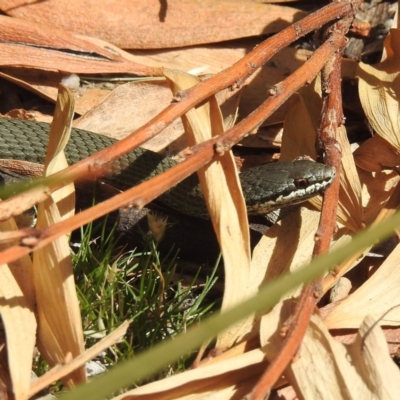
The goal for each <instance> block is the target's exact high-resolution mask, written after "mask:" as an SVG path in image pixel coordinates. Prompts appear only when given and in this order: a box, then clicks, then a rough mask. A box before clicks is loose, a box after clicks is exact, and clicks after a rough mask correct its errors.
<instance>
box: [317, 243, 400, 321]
mask: <svg viewBox="0 0 400 400" xmlns="http://www.w3.org/2000/svg"><path fill="white" fill-rule="evenodd" d="M399 264H400V246H399V245H397V247H396V248H395V249H394V250H393V251H392V252H391V253H390V255H389V257H388V258H387V259H386V260H385V261H384V262H383V264H382V265H381V266H380V267H379V268H378V270H377V271H376V272H375V273H374V274H373V275H372V276H371V277H370V278H369V279H368V280H367V281H366V282H365V283H364V284H363V285H362V286H361V287H360V288H359V289H357V290H356V291H355V292H354V293H352V294H351V295H350V296H349V297H347V298H346V299H345V300H343V301H342V302H341V303H340V304H338V306H337V307H335V308H334V309H333V311H332V312H331V313H330V314H328V316H327V317H326V318H325V319H324V322H325V324H326V325H327V327H328V328H329V329H340V328H357V327H358V326H360V323H361V321H362V320H363V319H364V318H365V317H366V316H367V315H370V316H372V317H373V318H374V319H376V320H377V319H378V318H381V317H383V318H382V319H381V320H380V321H379V324H380V325H386V326H399V325H400V306H399V307H395V308H393V310H392V311H390V312H389V313H388V314H385V313H386V312H387V311H388V310H389V309H390V308H391V307H393V306H396V305H399V304H400V296H399V286H400V268H398V265H399ZM384 314H385V315H384Z"/></svg>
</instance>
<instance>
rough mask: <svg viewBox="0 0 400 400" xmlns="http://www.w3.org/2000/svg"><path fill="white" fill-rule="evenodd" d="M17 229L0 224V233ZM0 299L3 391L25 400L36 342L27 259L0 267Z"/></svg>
mask: <svg viewBox="0 0 400 400" xmlns="http://www.w3.org/2000/svg"><path fill="white" fill-rule="evenodd" d="M17 229H18V228H17V226H16V224H15V222H14V220H13V219H10V220H8V221H6V222H0V231H4V232H8V231H15V230H17ZM0 298H1V302H0V315H1V319H2V323H3V324H4V331H5V334H6V345H7V348H6V351H7V360H8V366H6V365H2V370H3V373H8V374H9V375H10V380H11V384H12V387H9V388H7V389H8V392H10V393H11V392H12V393H13V394H14V396H15V399H16V400H23V399H26V398H28V393H29V386H30V379H31V369H32V355H33V350H34V346H35V342H36V318H35V314H34V312H35V293H34V287H33V282H32V261H31V259H30V257H29V256H25V257H23V258H21V259H19V260H17V261H15V262H13V263H11V264H10V265H1V266H0ZM6 371H7V372H6Z"/></svg>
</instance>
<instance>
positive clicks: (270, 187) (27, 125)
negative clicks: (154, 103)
mask: <svg viewBox="0 0 400 400" xmlns="http://www.w3.org/2000/svg"><path fill="white" fill-rule="evenodd" d="M49 130H50V124H47V123H44V122H34V121H27V120H18V119H8V118H0V159H13V160H20V161H29V162H32V163H38V164H43V163H44V160H45V155H46V145H47V143H48V140H49ZM115 142H116V139H113V138H110V137H108V136H104V135H100V134H96V133H93V132H89V131H86V130H83V129H75V128H73V129H72V130H71V136H70V139H69V141H68V143H67V145H66V148H65V150H64V151H65V155H66V158H67V161H68V163H69V164H73V163H76V162H78V161H80V160H82V159H84V158H86V157H88V156H90V155H92V154H94V153H96V152H98V151H100V150H102V149H104V148H105V147H108V146H111V145H112V144H113V143H115ZM175 165H177V161H176V160H174V159H172V158H171V157H165V156H163V155H161V154H159V153H156V152H153V151H150V150H145V149H143V148H141V147H139V148H136V149H135V150H133V151H130V152H129V153H127V154H126V155H124V156H122V157H121V158H119V159H118V160H116V161H113V162H112V163H111V167H110V171H109V173H108V174H107V176H105V177H103V179H104V180H105V181H106V182H107V183H109V184H111V185H113V186H115V187H116V188H118V189H120V190H126V189H128V188H130V187H132V186H135V185H137V184H139V183H141V182H144V181H146V180H148V179H151V178H152V177H154V176H156V175H157V174H159V173H162V172H164V171H166V170H168V169H169V168H172V167H174V166H175ZM239 178H240V182H241V186H242V190H243V194H244V198H245V201H246V207H247V212H248V214H249V215H265V214H268V213H269V212H271V211H274V210H277V209H280V208H282V207H286V206H290V205H294V204H298V203H301V202H303V201H305V200H308V199H309V198H311V197H314V196H316V195H317V194H320V193H322V192H323V191H324V190H325V189H326V188H327V187H328V186H329V185H330V184H331V183H332V181H333V180H334V178H335V169H334V168H332V167H330V166H327V165H324V164H321V163H318V162H314V161H310V160H306V159H303V160H296V161H292V162H274V163H267V164H264V165H261V166H258V167H254V168H249V169H247V170H245V171H243V172H241V173H240V174H239ZM159 201H161V202H162V203H163V204H164V205H166V206H168V207H170V208H172V209H173V210H175V211H178V212H179V213H183V214H186V215H189V216H194V217H200V218H207V216H208V212H207V208H206V205H205V201H204V197H203V195H202V192H201V188H200V185H199V180H198V177H197V174H193V175H190V176H189V177H188V178H186V179H185V180H183V181H182V182H180V183H179V184H177V185H176V186H174V187H172V188H171V189H169V190H168V191H166V192H165V193H163V194H162V195H161V196H160V197H159Z"/></svg>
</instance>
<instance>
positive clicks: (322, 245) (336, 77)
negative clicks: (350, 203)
mask: <svg viewBox="0 0 400 400" xmlns="http://www.w3.org/2000/svg"><path fill="white" fill-rule="evenodd" d="M351 21H352V18H345V19H343V20H342V21H339V22H338V23H336V24H334V25H333V27H332V28H331V29H330V30H329V31H330V34H331V37H329V38H328V39H327V42H330V41H331V38H332V37H333V36H334V35H340V36H341V37H342V38H343V41H342V43H341V45H340V50H338V51H337V52H336V53H335V54H333V55H332V58H331V59H330V60H329V61H328V62H327V64H326V65H325V67H324V69H323V73H322V90H323V106H322V121H321V124H320V138H319V140H320V143H319V144H320V147H321V148H322V149H323V150H324V151H325V152H326V163H327V164H328V165H330V166H333V167H334V168H335V169H336V173H337V176H336V179H335V181H334V183H333V184H332V185H331V186H330V187H329V188H328V189H327V191H326V193H325V196H324V199H325V201H324V203H323V206H322V211H321V218H320V222H319V227H318V231H317V233H316V241H315V246H314V251H313V256H314V257H315V256H317V255H320V254H323V253H325V252H327V251H328V250H329V245H330V241H331V238H332V235H333V232H334V228H335V223H336V209H337V203H338V199H339V185H340V181H339V175H340V170H341V168H340V165H341V164H340V158H341V152H340V148H339V146H338V144H337V142H336V130H337V128H338V127H339V126H340V125H341V124H343V121H344V118H343V111H342V97H341V58H342V54H343V51H344V46H345V38H344V36H345V34H346V33H347V31H348V29H349V27H350V25H351ZM325 43H326V42H325ZM321 295H322V285H321V279H318V280H316V281H315V282H313V283H312V284H310V285H307V286H306V287H305V288H304V289H303V291H302V293H301V295H300V299H299V302H298V303H297V305H296V309H295V313H294V315H293V317H292V318H290V322H289V323H290V325H289V331H288V334H287V335H286V336H285V340H284V343H283V345H282V348H281V349H280V351H279V353H278V355H277V356H276V357H275V359H274V360H273V361H272V362H271V364H270V365H269V367H268V369H267V371H266V372H265V373H264V375H263V376H262V377H261V379H260V380H259V381H258V383H257V385H256V386H255V388H254V389H253V392H252V394H251V400H261V399H265V398H267V397H268V395H269V393H270V391H271V388H272V386H273V385H274V383H275V382H276V381H277V380H278V378H279V377H280V376H281V374H282V373H283V372H284V370H285V369H286V368H287V366H288V365H289V364H290V362H291V361H292V359H293V357H294V355H295V354H296V352H297V350H298V349H299V347H300V344H301V342H302V340H303V337H304V335H305V333H306V330H307V326H308V323H309V321H310V318H311V315H312V314H313V312H314V310H315V307H316V305H317V302H318V300H319V299H320V297H321Z"/></svg>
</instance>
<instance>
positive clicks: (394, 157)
mask: <svg viewBox="0 0 400 400" xmlns="http://www.w3.org/2000/svg"><path fill="white" fill-rule="evenodd" d="M399 156H400V149H396V148H395V147H393V146H392V145H391V144H390V143H388V142H387V141H386V140H385V139H382V138H381V137H380V136H378V135H376V136H374V137H372V138H370V139H368V140H366V141H365V142H364V143H363V144H362V145H361V146H360V147H359V148H358V149H357V150H356V151H355V152H354V160H355V162H356V164H357V165H358V166H359V167H360V168H362V169H365V170H366V171H383V170H384V169H393V168H395V167H397V166H399V165H400V158H399Z"/></svg>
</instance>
